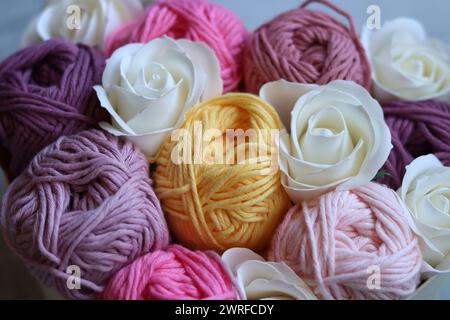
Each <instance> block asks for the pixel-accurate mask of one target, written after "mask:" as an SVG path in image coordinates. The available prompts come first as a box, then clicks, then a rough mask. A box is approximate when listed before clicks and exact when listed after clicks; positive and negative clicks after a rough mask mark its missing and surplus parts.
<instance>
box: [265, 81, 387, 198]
mask: <svg viewBox="0 0 450 320" xmlns="http://www.w3.org/2000/svg"><path fill="white" fill-rule="evenodd" d="M260 95H261V97H262V98H263V99H264V100H266V101H267V102H269V103H270V104H272V105H273V106H274V107H275V109H276V110H277V111H278V113H279V114H280V117H281V119H282V121H283V123H284V125H285V127H286V128H288V131H289V133H285V134H282V135H281V137H280V168H281V170H282V172H283V175H282V183H283V185H284V187H285V189H286V191H287V192H288V194H289V196H290V197H291V199H292V200H293V201H294V202H300V201H303V200H308V199H311V198H313V197H316V196H319V195H321V194H323V193H326V192H328V191H330V190H333V189H338V190H345V189H352V188H355V187H357V186H359V185H363V184H365V183H368V182H369V181H371V180H372V179H373V178H374V177H375V176H376V174H377V172H378V170H379V169H380V168H381V167H382V166H383V164H384V163H385V161H386V160H387V158H388V156H389V152H390V150H391V148H392V145H391V135H390V131H389V128H388V127H387V125H386V123H385V121H384V116H383V111H382V109H381V106H380V105H379V103H378V102H377V101H376V100H374V99H373V98H372V97H371V96H370V94H369V93H368V92H367V91H366V90H365V89H364V88H363V87H361V86H359V85H357V84H356V83H354V82H350V81H342V80H338V81H333V82H331V83H329V84H327V85H325V86H318V85H305V84H298V83H290V82H287V81H284V80H280V81H275V82H271V83H268V84H266V85H264V86H263V87H262V88H261V92H260Z"/></svg>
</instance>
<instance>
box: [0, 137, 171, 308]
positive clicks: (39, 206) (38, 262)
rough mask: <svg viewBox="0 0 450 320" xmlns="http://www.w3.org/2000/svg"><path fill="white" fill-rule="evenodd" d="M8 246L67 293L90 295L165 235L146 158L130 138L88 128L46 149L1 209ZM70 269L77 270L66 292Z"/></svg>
mask: <svg viewBox="0 0 450 320" xmlns="http://www.w3.org/2000/svg"><path fill="white" fill-rule="evenodd" d="M0 218H1V220H0V221H1V226H2V231H3V235H4V238H5V240H6V242H7V244H8V245H9V247H10V248H11V249H12V250H13V251H14V252H15V253H16V254H18V255H19V256H20V257H22V259H24V260H25V261H26V263H27V264H28V265H29V266H30V268H31V270H32V272H33V274H34V275H36V277H37V278H39V279H40V280H41V281H43V282H44V283H46V284H47V285H49V286H54V287H56V289H57V290H58V291H59V292H60V293H61V294H63V295H64V296H65V297H68V298H76V299H89V298H92V297H94V296H95V295H97V294H98V293H101V292H102V291H103V289H104V286H105V285H106V282H107V280H108V279H109V278H110V277H111V276H112V275H113V274H114V273H115V272H117V271H118V270H120V269H121V268H122V267H124V266H126V265H127V264H129V263H131V262H132V261H133V260H134V259H136V258H138V257H139V256H141V255H143V254H145V253H147V252H149V251H152V250H158V249H161V248H164V247H165V246H167V245H168V242H169V232H168V229H167V225H166V223H165V220H164V217H163V213H162V211H161V208H160V204H159V201H158V199H157V198H156V196H155V194H154V192H153V190H152V187H151V181H150V178H149V171H148V163H147V160H146V158H145V156H144V155H143V154H142V153H140V152H139V151H138V150H137V149H136V147H135V146H134V145H133V144H131V142H128V141H127V140H122V139H118V138H117V137H114V136H111V135H109V134H107V133H104V132H101V131H97V130H91V131H84V132H82V133H79V134H77V135H73V136H67V137H63V138H60V139H58V140H57V141H56V142H55V143H54V144H52V145H50V146H48V147H46V148H45V149H43V150H42V151H41V152H40V153H39V154H38V155H37V156H36V157H35V158H34V159H33V161H32V162H31V163H30V166H29V167H28V168H27V169H26V170H25V171H24V172H23V173H22V174H21V175H20V176H19V177H18V178H17V179H16V180H15V181H14V182H13V183H12V184H11V185H10V187H9V188H8V190H7V192H6V194H5V197H4V199H3V204H2V208H1V216H0ZM69 266H76V267H79V268H80V271H81V274H80V276H81V288H80V290H71V289H69V287H68V286H67V280H68V279H69V277H70V276H71V274H70V273H67V270H68V269H67V268H68V267H69Z"/></svg>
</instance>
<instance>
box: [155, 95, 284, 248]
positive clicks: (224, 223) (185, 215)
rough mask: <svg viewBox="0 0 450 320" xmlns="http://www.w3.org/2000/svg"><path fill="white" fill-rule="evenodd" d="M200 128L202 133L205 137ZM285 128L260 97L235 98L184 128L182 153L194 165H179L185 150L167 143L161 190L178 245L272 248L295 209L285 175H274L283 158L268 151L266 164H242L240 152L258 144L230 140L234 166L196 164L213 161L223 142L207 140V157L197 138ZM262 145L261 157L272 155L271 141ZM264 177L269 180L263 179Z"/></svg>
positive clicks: (196, 111) (201, 109)
mask: <svg viewBox="0 0 450 320" xmlns="http://www.w3.org/2000/svg"><path fill="white" fill-rule="evenodd" d="M198 125H202V126H203V128H202V129H201V130H198V128H196V127H197V126H198ZM279 128H281V121H280V119H279V117H278V115H277V113H276V111H275V110H274V109H273V107H272V106H270V105H269V104H267V103H266V102H264V101H263V100H261V99H259V98H258V97H256V96H253V95H248V94H228V95H225V96H222V97H219V98H216V99H213V100H210V101H207V102H204V103H202V104H200V105H198V106H197V107H194V108H193V109H191V110H190V112H189V113H188V114H187V116H186V119H185V122H184V124H183V125H182V127H181V130H185V132H187V133H189V134H188V136H187V137H185V138H184V139H183V140H184V141H183V143H182V144H183V145H184V147H183V148H182V149H183V153H184V154H187V155H188V156H189V157H190V158H191V159H193V160H194V161H193V162H189V161H182V162H178V163H177V162H174V161H173V154H174V153H176V151H177V150H178V148H179V143H178V142H177V141H170V140H167V141H166V143H165V144H164V145H163V146H162V148H161V151H160V154H159V156H158V158H157V168H156V172H155V175H154V179H155V190H156V192H157V195H158V197H159V199H160V200H161V203H162V207H163V210H164V213H165V215H166V218H167V220H168V223H169V227H170V230H171V232H172V234H173V235H174V236H175V238H177V239H178V240H179V241H180V242H181V243H182V244H184V245H186V246H187V247H189V248H194V249H211V250H215V251H218V252H223V251H224V250H226V249H228V248H233V247H246V248H251V249H253V250H255V251H259V250H263V249H264V248H265V247H266V245H267V244H268V241H269V240H270V237H271V234H272V233H273V231H274V230H275V228H276V226H277V225H278V223H279V222H280V220H281V218H282V216H283V215H284V214H285V213H286V211H287V209H288V208H289V207H290V201H289V199H288V197H287V194H286V193H285V191H284V189H283V187H282V186H281V182H280V171H279V170H275V171H273V172H272V173H270V172H271V170H270V167H271V166H272V165H273V162H272V161H275V162H276V163H277V153H276V150H275V151H274V150H266V151H267V154H266V155H265V156H261V157H258V156H257V155H255V156H254V157H251V156H248V157H247V159H245V160H247V161H244V162H243V161H237V159H236V156H237V155H238V153H239V150H247V151H248V150H249V149H250V147H251V146H254V143H255V141H250V140H248V139H246V140H245V141H242V143H236V142H235V140H234V138H233V137H231V141H232V142H235V143H232V145H231V148H230V149H226V148H224V149H226V150H225V151H224V154H225V153H226V156H227V157H228V156H230V154H232V155H233V156H231V157H230V158H227V159H231V162H222V163H216V162H214V163H211V162H209V161H203V160H202V161H198V162H197V163H196V162H195V158H196V156H198V155H199V154H208V153H213V152H211V149H212V150H216V149H215V147H217V146H221V145H222V141H220V140H215V139H212V140H208V142H207V143H205V145H204V146H203V149H202V150H203V151H200V152H199V151H198V150H197V149H196V148H195V145H196V142H195V141H197V139H199V137H198V136H196V133H198V132H199V131H200V133H205V132H207V131H208V130H210V129H212V130H215V135H216V137H217V138H219V137H225V136H227V131H228V130H233V129H241V130H242V132H247V130H249V129H252V130H255V131H256V132H258V133H259V132H263V130H264V129H266V130H267V129H279ZM203 138H204V137H203ZM200 139H201V137H200ZM227 139H230V136H227V137H226V138H225V140H227ZM236 140H237V139H236ZM227 141H230V140H227ZM209 142H210V143H209ZM259 142H261V144H260V146H261V147H262V149H263V147H267V149H269V147H268V145H269V142H268V141H267V140H264V139H261V140H260V141H259ZM223 143H225V142H223ZM222 151H223V150H222ZM247 151H246V154H248V153H249V152H247ZM217 153H219V151H217ZM259 155H261V154H259ZM273 158H275V159H273ZM241 160H242V159H241ZM276 169H277V168H276ZM265 170H267V173H268V174H262V173H265Z"/></svg>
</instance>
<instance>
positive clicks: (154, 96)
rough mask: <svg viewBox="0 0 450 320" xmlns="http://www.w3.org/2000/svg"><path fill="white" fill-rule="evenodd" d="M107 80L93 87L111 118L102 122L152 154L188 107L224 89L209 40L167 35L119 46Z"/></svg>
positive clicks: (106, 76)
mask: <svg viewBox="0 0 450 320" xmlns="http://www.w3.org/2000/svg"><path fill="white" fill-rule="evenodd" d="M102 82H103V83H102V86H96V87H94V89H95V90H96V92H97V96H98V98H99V100H100V103H101V105H102V107H104V108H105V109H106V110H108V112H109V113H110V114H111V120H112V121H111V123H100V126H101V127H102V128H103V129H104V130H106V131H108V132H110V133H111V134H114V135H117V136H127V137H128V138H130V139H131V140H132V141H133V142H134V143H136V144H137V145H138V146H139V147H140V149H141V150H142V151H143V152H144V153H145V154H146V155H147V156H148V157H153V156H155V155H156V153H157V151H158V150H159V147H160V146H161V144H162V143H163V141H164V139H165V138H166V137H167V136H168V135H169V134H170V133H171V132H172V131H173V130H174V129H176V128H177V127H179V126H180V125H181V123H182V121H183V119H184V115H185V114H186V112H187V110H188V109H189V108H191V107H192V106H194V105H195V104H197V103H199V102H201V101H203V100H208V99H211V98H214V97H216V96H219V95H221V94H222V90H223V82H222V79H221V77H220V64H219V61H218V59H217V57H216V56H215V54H214V52H213V51H212V50H211V49H210V48H209V47H208V46H206V45H205V44H203V43H201V42H192V41H189V40H184V39H181V40H173V39H171V38H168V37H164V38H160V39H155V40H152V41H150V42H149V43H147V44H129V45H126V46H123V47H121V48H119V49H117V50H116V51H115V52H114V53H113V55H112V56H111V58H110V59H109V60H107V62H106V68H105V71H104V73H103V80H102Z"/></svg>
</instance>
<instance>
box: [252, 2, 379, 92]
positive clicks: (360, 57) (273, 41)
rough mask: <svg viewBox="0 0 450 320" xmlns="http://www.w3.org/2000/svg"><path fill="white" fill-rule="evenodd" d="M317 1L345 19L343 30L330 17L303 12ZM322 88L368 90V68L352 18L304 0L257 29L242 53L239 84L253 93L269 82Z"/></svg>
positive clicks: (332, 6)
mask: <svg viewBox="0 0 450 320" xmlns="http://www.w3.org/2000/svg"><path fill="white" fill-rule="evenodd" d="M312 2H318V3H322V4H324V5H326V6H327V7H329V8H331V9H332V10H334V11H335V12H337V13H338V14H339V15H341V16H343V17H345V18H346V19H347V20H348V22H349V25H350V28H348V27H346V26H345V25H344V24H343V23H341V22H340V21H339V20H337V19H336V18H334V17H332V16H331V15H329V14H327V13H324V12H320V11H313V10H309V9H307V8H306V7H307V6H308V5H309V4H310V3H312ZM280 79H285V80H287V81H291V82H299V83H314V84H319V85H322V84H327V83H329V82H331V81H333V80H353V81H355V82H356V83H358V84H360V85H362V86H364V87H365V88H367V89H369V88H370V86H371V81H372V80H371V68H370V64H369V61H368V58H367V56H366V53H365V51H364V48H363V46H362V44H361V42H360V41H359V38H358V34H357V32H356V28H355V25H354V23H353V20H352V18H351V17H350V15H349V14H348V13H346V12H345V11H343V10H341V9H339V8H337V7H336V6H335V5H333V4H331V3H329V2H327V1H324V0H314V1H306V2H305V3H303V4H302V5H301V6H300V7H299V8H297V9H294V10H291V11H288V12H286V13H283V14H281V15H279V16H277V17H276V18H274V19H273V20H272V21H270V22H268V23H266V24H264V25H263V26H261V27H260V28H258V29H257V30H256V31H255V32H254V33H253V35H252V36H251V40H250V44H249V45H248V46H247V49H246V50H245V53H244V80H245V87H246V90H247V91H248V92H252V93H257V92H258V91H259V89H260V88H261V86H262V85H264V84H265V83H267V82H270V81H276V80H280Z"/></svg>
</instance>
